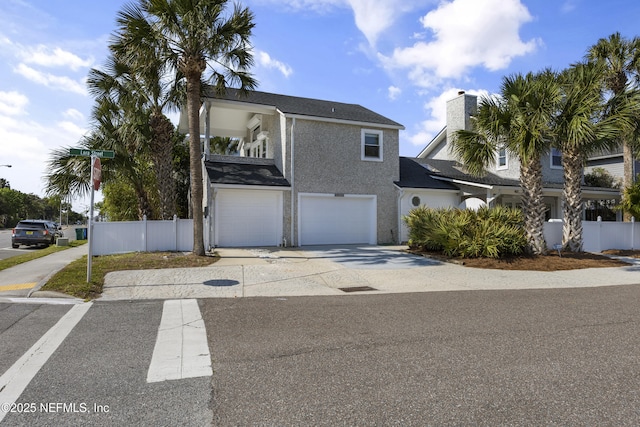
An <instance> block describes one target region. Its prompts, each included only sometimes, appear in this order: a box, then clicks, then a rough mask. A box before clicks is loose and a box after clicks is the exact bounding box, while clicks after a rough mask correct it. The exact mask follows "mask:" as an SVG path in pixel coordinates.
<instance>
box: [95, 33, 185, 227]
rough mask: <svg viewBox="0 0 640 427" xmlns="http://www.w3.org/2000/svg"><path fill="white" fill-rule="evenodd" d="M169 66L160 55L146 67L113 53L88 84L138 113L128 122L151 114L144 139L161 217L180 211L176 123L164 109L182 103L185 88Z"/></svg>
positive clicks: (123, 106)
mask: <svg viewBox="0 0 640 427" xmlns="http://www.w3.org/2000/svg"><path fill="white" fill-rule="evenodd" d="M117 42H118V41H117V40H116V42H115V43H114V45H116V44H117ZM112 46H113V45H112ZM114 50H117V49H116V48H114ZM165 68H166V64H165V63H163V62H161V61H160V60H158V59H157V58H156V59H155V61H154V62H153V63H151V64H149V65H148V66H147V67H145V68H144V69H141V70H137V69H136V68H135V67H133V66H132V65H131V64H127V63H124V62H123V61H121V60H119V59H118V58H117V56H116V55H115V54H112V55H110V56H109V58H108V59H107V62H106V64H105V65H104V67H103V69H101V70H99V69H92V70H91V71H90V72H89V78H88V79H87V85H88V86H89V92H90V93H91V94H92V95H94V96H96V98H98V99H99V98H110V99H112V100H113V101H114V102H116V103H117V104H118V105H119V106H121V107H122V108H123V109H126V110H128V111H130V112H132V113H133V115H136V116H137V117H133V116H130V118H131V119H132V120H131V121H132V122H133V123H128V124H134V125H137V126H144V124H143V123H139V122H140V120H141V119H142V117H148V127H149V132H148V135H149V138H148V140H147V141H142V142H141V143H143V144H148V145H149V148H150V154H151V158H152V159H153V163H154V168H153V170H154V172H155V176H156V182H157V188H158V199H159V201H160V206H159V208H160V209H159V214H160V219H171V218H172V217H173V215H174V214H175V213H176V185H175V179H174V177H173V158H172V151H173V138H172V137H173V132H174V129H175V127H174V126H173V124H172V123H171V121H170V120H169V118H168V117H167V116H166V115H165V114H164V111H165V110H166V109H168V110H172V109H175V108H176V107H177V106H178V103H179V97H180V95H181V92H180V89H181V88H180V85H179V84H178V83H179V81H178V80H176V79H167V78H166V75H167V72H166V69H165Z"/></svg>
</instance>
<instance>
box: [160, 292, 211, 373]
mask: <svg viewBox="0 0 640 427" xmlns="http://www.w3.org/2000/svg"><path fill="white" fill-rule="evenodd" d="M211 375H213V370H212V368H211V355H210V353H209V344H208V342H207V332H206V329H205V326H204V320H202V315H201V314H200V308H199V307H198V301H196V300H195V299H189V300H167V301H165V302H164V306H163V309H162V319H161V320H160V327H159V329H158V336H157V338H156V344H155V347H154V349H153V356H152V357H151V364H150V365H149V371H148V372H147V382H149V383H152V382H159V381H166V380H178V379H183V378H194V377H206V376H211Z"/></svg>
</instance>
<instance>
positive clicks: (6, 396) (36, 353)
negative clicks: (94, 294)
mask: <svg viewBox="0 0 640 427" xmlns="http://www.w3.org/2000/svg"><path fill="white" fill-rule="evenodd" d="M92 304H93V303H91V302H88V303H85V304H78V305H74V306H73V307H71V309H70V310H69V311H68V312H67V313H66V314H65V315H64V316H62V318H61V319H60V320H59V321H58V323H56V324H55V325H53V326H52V327H51V329H49V330H48V331H47V333H46V334H44V335H43V336H42V337H41V338H40V339H39V340H38V341H37V342H36V343H35V344H34V345H33V346H32V347H31V348H30V349H29V351H27V352H26V353H25V354H24V355H22V357H21V358H20V359H18V361H17V362H16V363H14V364H13V366H11V367H10V368H9V369H8V370H7V371H6V372H5V373H4V374H3V375H2V376H1V377H0V403H2V405H1V406H2V407H1V408H0V422H2V420H3V419H4V417H5V416H6V415H7V408H8V407H11V404H13V403H15V401H16V400H18V398H19V397H20V395H21V394H22V392H23V391H24V389H25V388H27V385H29V383H30V382H31V380H32V379H33V377H35V376H36V374H37V373H38V371H40V368H42V366H43V365H44V364H45V363H46V362H47V360H49V357H51V355H52V354H53V352H54V351H56V349H57V348H58V347H59V346H60V344H62V341H64V339H65V338H66V337H67V335H69V333H70V332H71V331H72V330H73V328H74V327H75V326H76V325H77V324H78V322H80V319H82V317H83V316H84V315H85V314H86V313H87V311H89V308H91V305H92Z"/></svg>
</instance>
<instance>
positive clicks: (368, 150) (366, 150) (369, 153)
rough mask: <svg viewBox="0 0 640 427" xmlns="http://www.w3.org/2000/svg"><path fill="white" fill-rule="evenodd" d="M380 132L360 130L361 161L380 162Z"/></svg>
mask: <svg viewBox="0 0 640 427" xmlns="http://www.w3.org/2000/svg"><path fill="white" fill-rule="evenodd" d="M382 134H383V133H382V131H380V130H368V129H362V154H361V155H362V157H361V158H362V160H370V161H378V162H381V161H382V147H383V146H382Z"/></svg>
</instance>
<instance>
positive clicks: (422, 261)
mask: <svg viewBox="0 0 640 427" xmlns="http://www.w3.org/2000/svg"><path fill="white" fill-rule="evenodd" d="M304 252H305V253H306V254H307V256H308V258H310V259H314V258H322V259H327V260H330V261H333V262H335V263H337V264H340V265H342V266H344V267H346V268H355V269H381V270H402V269H407V268H418V267H431V266H437V265H442V264H443V263H442V262H441V261H438V260H434V259H430V258H425V257H423V256H420V255H414V254H410V253H407V252H404V251H403V250H402V249H401V247H388V248H387V247H384V246H362V245H357V246H352V245H345V246H310V247H304Z"/></svg>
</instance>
